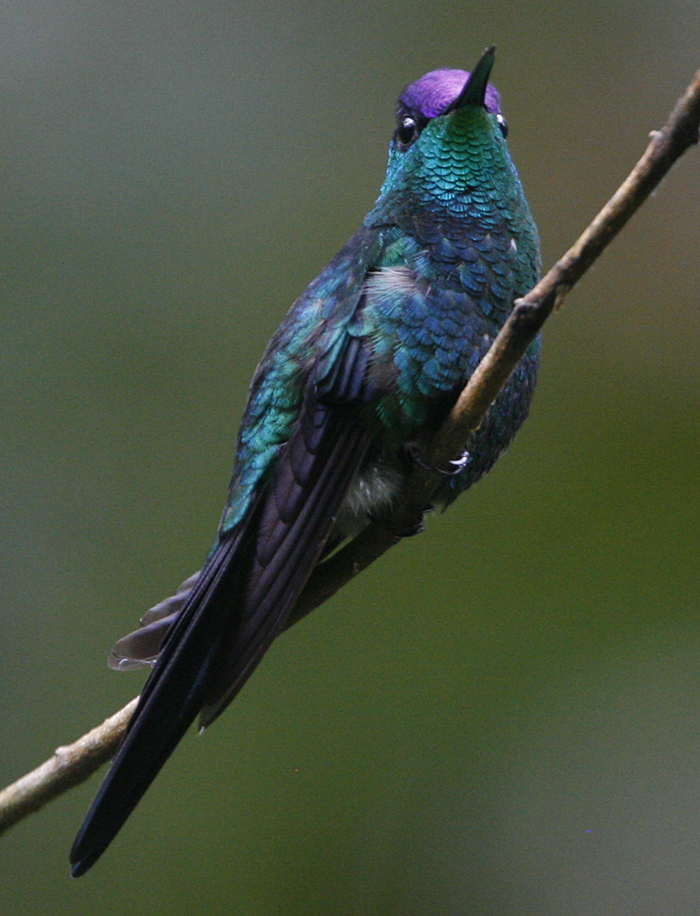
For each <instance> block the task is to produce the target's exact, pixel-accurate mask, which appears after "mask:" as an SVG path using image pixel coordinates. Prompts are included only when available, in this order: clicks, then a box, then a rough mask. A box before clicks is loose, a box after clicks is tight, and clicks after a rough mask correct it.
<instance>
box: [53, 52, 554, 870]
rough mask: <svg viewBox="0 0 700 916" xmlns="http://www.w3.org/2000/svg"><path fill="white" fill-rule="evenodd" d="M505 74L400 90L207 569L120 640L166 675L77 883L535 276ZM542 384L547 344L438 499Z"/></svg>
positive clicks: (242, 469) (84, 835)
mask: <svg viewBox="0 0 700 916" xmlns="http://www.w3.org/2000/svg"><path fill="white" fill-rule="evenodd" d="M493 60H494V51H493V49H492V48H491V49H489V50H488V51H486V52H485V53H484V54H483V56H482V57H481V59H480V60H479V62H478V63H477V65H476V67H475V68H474V70H473V71H472V73H471V74H469V73H466V72H465V71H463V70H435V71H433V72H431V73H427V74H426V75H425V76H423V77H422V78H421V79H419V80H418V81H417V82H415V83H412V84H411V85H410V86H408V87H407V88H406V89H405V91H404V92H403V93H402V95H401V97H400V99H399V104H398V113H397V124H396V129H395V131H394V134H393V137H392V140H391V143H390V146H389V163H388V166H387V172H386V178H385V180H384V184H383V185H382V188H381V191H380V194H379V198H378V200H377V202H376V204H375V206H374V208H373V209H372V210H371V211H370V213H369V214H368V215H367V217H366V218H365V220H364V223H363V224H362V226H361V228H360V229H359V230H358V232H356V233H355V235H354V236H353V237H352V238H351V239H350V241H349V242H348V243H347V245H345V247H344V248H343V249H342V250H341V251H340V252H339V253H338V254H337V255H336V257H335V258H334V259H333V260H332V261H331V262H330V264H329V265H328V266H327V267H326V269H325V270H324V271H323V272H322V273H321V274H320V275H319V276H318V277H317V278H316V280H314V281H313V283H311V285H310V286H309V287H308V289H307V290H306V292H305V293H304V294H303V295H302V296H301V297H300V298H299V299H298V300H297V301H296V302H295V303H294V305H293V306H292V308H291V310H290V312H289V313H288V315H287V317H286V318H285V319H284V321H283V322H282V324H281V326H280V328H279V330H278V331H277V333H276V334H275V335H274V337H273V338H272V340H271V341H270V344H269V346H268V348H267V350H266V352H265V355H264V356H263V358H262V361H261V363H260V365H259V366H258V369H257V371H256V373H255V376H254V378H253V382H252V385H251V389H250V394H249V397H248V403H247V406H246V409H245V413H244V415H243V421H242V424H241V430H240V434H239V439H238V448H237V453H236V460H235V466H234V471H233V479H232V481H231V486H230V491H229V497H228V501H227V503H226V507H225V509H224V513H223V517H222V520H221V525H220V527H219V532H218V535H217V538H216V541H215V543H214V546H213V547H212V549H211V551H210V553H209V555H208V557H207V560H206V563H205V565H204V568H203V569H202V571H201V573H199V574H198V575H197V576H196V577H192V579H191V580H188V582H187V583H185V584H184V587H183V588H182V589H181V591H180V592H179V593H178V594H177V595H176V596H174V597H173V598H172V599H169V600H168V601H166V602H163V604H162V605H159V606H157V607H156V608H154V609H153V610H152V611H150V612H149V613H148V614H147V615H146V617H145V618H144V620H143V621H142V627H141V628H140V629H139V630H136V631H135V632H134V633H132V634H131V635H130V636H127V637H126V638H125V639H123V640H121V641H120V642H119V643H117V645H116V646H115V649H114V659H113V666H114V667H126V668H130V667H135V666H139V665H141V664H152V665H153V670H152V672H151V675H150V677H149V678H148V681H147V682H146V685H145V688H144V690H143V693H142V695H141V699H140V701H139V704H138V707H137V709H136V712H135V713H134V716H133V718H132V720H131V722H130V723H129V727H128V730H127V732H126V735H125V737H124V740H123V742H122V745H121V747H120V749H119V752H118V753H117V756H116V758H115V760H114V762H113V764H112V767H111V769H110V770H109V772H108V774H107V777H106V778H105V780H104V783H103V784H102V787H101V788H100V791H99V793H98V795H97V798H96V799H95V801H94V803H93V805H92V807H91V809H90V812H89V813H88V816H87V818H86V820H85V823H84V824H83V827H82V828H81V830H80V833H79V834H78V837H77V839H76V841H75V844H74V846H73V851H72V854H71V862H72V863H73V874H74V875H80V874H83V873H84V872H85V871H86V870H87V869H88V868H90V866H91V865H93V864H94V862H95V861H96V860H97V859H98V858H99V856H100V855H101V854H102V852H103V851H104V850H105V849H106V847H107V846H108V845H109V843H110V842H111V840H112V839H113V838H114V836H115V834H116V833H117V831H118V830H119V829H120V827H121V826H122V824H123V823H124V821H125V820H126V819H127V817H128V816H129V814H130V813H131V811H132V810H133V808H134V806H135V805H136V804H137V802H138V801H139V799H140V798H141V796H142V795H143V793H144V792H145V791H146V789H147V788H148V786H149V785H150V783H151V782H152V780H153V779H154V778H155V776H156V775H157V773H158V771H159V770H160V768H161V767H162V766H163V764H164V763H165V761H166V760H167V758H168V757H169V756H170V754H171V753H172V751H173V750H174V748H175V746H176V745H177V743H178V742H179V741H180V739H181V738H182V736H183V735H184V733H185V731H186V730H187V729H188V727H189V726H190V724H191V723H192V721H193V720H194V718H195V717H196V716H197V715H198V714H199V715H200V721H201V724H202V726H206V725H209V724H210V723H211V722H212V721H213V720H214V719H215V718H216V717H217V716H218V715H219V714H220V713H221V712H222V710H223V709H224V708H225V707H226V706H227V705H228V704H229V703H230V702H231V700H232V699H233V698H234V696H235V695H236V694H237V693H238V691H239V690H240V689H241V687H242V686H243V684H244V683H245V681H246V680H247V679H248V677H250V675H251V674H252V672H253V670H254V669H255V667H256V665H257V664H258V662H259V661H260V659H261V658H262V656H263V655H264V654H265V652H266V651H267V649H268V648H269V646H270V644H271V643H272V641H273V640H274V639H275V637H276V636H277V635H278V634H279V633H280V632H281V630H282V629H283V628H284V626H285V622H286V620H287V618H288V617H289V614H290V612H291V611H292V608H293V607H294V603H295V601H296V599H297V597H298V595H299V593H300V591H301V589H302V588H303V586H304V584H305V582H306V581H307V579H308V577H309V575H310V574H311V572H312V571H313V569H314V567H315V566H316V565H317V564H318V563H319V562H321V561H322V560H323V558H324V556H326V555H327V554H328V552H329V551H330V550H332V549H333V548H334V547H336V546H337V545H338V544H339V543H341V542H342V541H344V540H346V539H347V538H349V537H352V536H354V535H355V534H357V533H358V532H359V531H360V530H361V529H362V527H363V526H365V525H366V524H367V523H368V521H369V520H370V519H371V518H372V516H373V515H375V514H376V513H377V512H380V511H384V510H386V509H387V508H388V507H389V506H390V505H391V503H392V501H393V500H395V499H396V498H397V495H398V494H399V493H400V492H401V487H402V484H403V483H404V481H405V480H406V478H407V475H408V474H409V473H410V471H411V465H412V462H413V461H414V460H416V459H418V460H420V456H421V454H422V453H423V451H424V449H425V446H426V444H427V443H428V442H429V441H430V438H431V436H432V435H433V433H434V432H435V430H436V429H437V428H438V426H439V425H440V423H441V422H442V420H443V419H444V418H445V416H446V414H447V412H448V411H449V409H450V407H451V406H452V404H453V403H454V402H455V399H456V397H457V395H458V393H459V392H460V390H461V389H462V388H463V386H464V384H465V382H466V380H467V379H468V378H469V376H470V375H471V373H472V372H473V370H474V368H475V367H476V366H477V364H478V363H479V360H480V359H481V358H482V356H483V355H484V354H485V353H486V351H487V350H488V348H489V346H490V344H491V342H492V340H493V338H494V336H495V335H496V334H497V332H498V330H499V328H500V327H501V325H502V324H503V322H504V320H505V318H506V317H507V315H508V313H509V312H510V310H511V308H512V306H513V301H514V300H515V299H516V298H517V297H518V296H521V295H523V294H524V293H525V292H526V291H527V290H528V289H530V287H532V286H533V285H534V283H535V282H536V280H537V276H538V270H539V247H538V239H537V231H536V228H535V225H534V223H533V221H532V217H531V216H530V210H529V208H528V205H527V202H526V200H525V197H524V196H523V191H522V188H521V185H520V181H519V180H518V176H517V173H516V171H515V167H514V166H513V163H512V161H511V159H510V156H509V155H508V150H507V147H506V141H505V134H506V125H505V121H504V119H503V117H502V115H501V113H500V105H499V96H498V93H497V92H496V90H495V89H494V88H493V86H491V85H490V84H489V82H488V79H489V74H490V72H491V67H492V65H493ZM536 373H537V346H536V345H534V346H533V347H531V348H530V351H529V352H528V353H527V354H526V356H525V357H524V358H523V360H522V361H521V363H520V364H519V366H518V368H517V369H516V371H515V373H514V374H513V376H512V377H511V379H510V381H509V382H508V384H507V386H506V387H505V389H504V390H503V392H502V394H501V395H500V397H499V398H498V400H497V401H496V402H495V404H494V405H493V406H492V408H491V410H490V411H489V413H488V415H487V417H486V419H485V421H484V423H483V424H482V426H481V428H480V429H479V431H478V432H477V434H476V435H475V436H474V437H473V439H472V441H471V443H470V447H469V453H468V455H466V454H465V456H464V459H463V461H462V462H460V463H459V465H458V466H456V467H455V472H454V473H453V474H451V475H446V476H445V477H444V481H443V484H442V487H441V490H440V492H439V493H438V496H437V498H436V504H438V505H447V504H449V503H450V502H451V501H452V500H453V499H454V498H455V497H456V496H457V495H458V494H459V493H461V492H462V491H463V490H465V489H467V487H469V486H471V485H472V484H473V483H474V482H475V481H477V480H478V479H479V478H480V477H482V476H483V475H484V474H485V473H486V472H487V471H488V470H489V468H491V466H492V465H493V463H494V462H495V461H496V459H497V458H498V456H499V455H500V454H501V452H502V451H503V450H504V449H505V448H506V447H507V445H508V444H509V443H510V441H511V440H512V438H513V436H514V435H515V433H516V432H517V430H518V428H519V427H520V425H521V423H522V422H523V420H524V419H525V417H526V415H527V411H528V407H529V404H530V400H531V398H532V394H533V390H534V386H535V379H536Z"/></svg>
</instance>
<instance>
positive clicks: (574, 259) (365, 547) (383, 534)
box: [0, 70, 700, 833]
mask: <svg viewBox="0 0 700 916" xmlns="http://www.w3.org/2000/svg"><path fill="white" fill-rule="evenodd" d="M699 131H700V70H699V71H698V72H697V73H696V74H695V77H694V79H693V81H692V83H691V84H690V86H689V87H688V89H687V90H686V92H685V94H684V95H683V97H682V98H681V99H680V100H679V101H678V104H677V105H676V107H675V108H674V110H673V112H672V113H671V115H670V117H669V119H668V121H667V122H666V124H665V125H664V127H663V128H662V129H661V130H660V131H657V132H655V133H653V134H652V137H651V141H650V143H649V145H648V147H647V149H646V152H645V153H644V155H643V156H642V158H641V159H640V160H639V162H638V163H637V165H636V166H635V167H634V169H633V170H632V172H631V173H630V175H629V176H628V178H627V179H626V180H625V181H624V182H623V184H622V185H621V186H620V188H619V189H618V190H617V192H616V193H615V194H614V195H613V197H612V198H611V199H610V200H609V201H608V203H607V204H606V205H605V206H604V207H603V209H602V210H601V211H600V213H599V214H598V215H597V216H596V218H595V219H594V220H593V222H592V223H591V224H590V226H589V227H588V228H587V229H586V231H585V232H584V233H583V235H581V237H580V238H579V239H578V241H577V242H576V243H575V244H574V245H573V246H572V247H571V248H570V249H569V251H567V253H566V254H565V255H564V256H563V257H562V258H561V259H560V260H559V261H557V263H556V264H555V265H554V267H553V268H552V269H551V270H550V271H549V272H548V273H547V274H546V276H545V277H543V278H542V280H540V282H539V283H538V284H537V286H536V287H535V288H534V289H533V290H531V291H530V292H529V293H528V294H527V295H526V296H523V298H522V299H519V300H517V302H516V303H515V306H514V308H513V311H512V312H511V314H510V317H509V318H508V320H507V321H506V323H505V324H504V326H503V328H502V329H501V332H500V333H499V335H498V336H497V338H496V340H495V341H494V342H493V345H492V346H491V349H490V350H489V352H488V353H487V354H486V356H485V357H484V358H483V360H482V361H481V363H480V364H479V366H478V367H477V369H476V371H475V372H474V374H473V375H472V377H471V378H470V380H469V382H468V384H467V385H466V387H465V389H464V391H463V392H462V394H461V395H460V397H459V399H458V401H457V403H456V404H455V406H454V408H453V409H452V412H451V413H450V416H449V417H448V418H447V420H446V421H445V422H444V423H443V425H442V427H441V428H440V430H439V431H438V433H437V435H436V436H435V439H434V440H433V442H432V444H431V446H430V449H429V451H428V455H427V461H426V465H430V466H431V467H432V468H443V469H448V468H449V462H450V461H451V460H454V459H457V458H459V456H460V455H461V454H462V453H463V452H464V450H465V448H466V446H467V443H468V441H469V437H470V435H471V434H472V433H473V432H474V431H475V430H476V429H478V427H479V424H480V423H481V421H482V419H483V417H484V415H485V413H486V411H487V410H488V409H489V407H490V405H491V404H492V403H493V401H494V400H495V398H496V397H497V396H498V394H499V393H500V391H501V389H502V388H503V386H504V385H505V383H506V382H507V380H508V378H509V376H510V374H511V372H512V371H513V369H514V368H515V367H516V365H517V364H518V361H519V360H520V358H521V357H522V355H523V354H524V353H525V351H526V350H527V348H528V346H529V345H530V343H531V342H532V341H533V339H534V338H535V337H536V335H537V333H538V332H539V330H540V328H541V327H542V325H543V324H544V322H545V321H546V320H547V318H548V317H549V315H550V314H551V313H552V311H553V310H554V309H555V308H557V307H558V306H559V305H561V303H562V301H563V299H564V296H565V295H566V293H567V292H568V291H569V290H570V289H571V288H572V287H573V286H574V284H575V283H576V282H577V281H578V280H579V279H580V278H581V277H582V276H583V274H584V273H585V272H586V271H587V270H588V268H589V267H590V266H591V264H593V262H594V261H595V260H596V259H597V258H598V256H599V255H600V254H601V252H602V251H603V250H604V249H605V248H606V247H607V246H608V244H609V243H610V242H611V241H612V239H613V238H614V237H615V236H616V235H617V233H618V232H619V231H620V229H622V227H623V226H624V225H625V223H626V222H627V221H628V220H629V218H630V217H631V216H632V214H633V213H634V212H635V211H636V210H637V208H638V207H640V206H641V204H642V203H643V202H644V201H645V200H646V198H647V197H648V196H649V194H650V193H651V191H652V190H653V189H654V188H655V187H656V186H657V185H658V184H659V182H660V181H661V179H662V178H663V177H664V176H665V175H666V174H667V172H668V171H669V170H670V168H671V166H672V165H673V164H674V163H675V162H676V160H677V159H678V158H679V157H680V156H682V155H683V153H684V152H685V151H686V150H687V149H688V147H690V146H691V145H692V144H694V143H697V142H698V133H699ZM440 481H441V477H440V474H439V473H438V472H437V471H434V470H430V469H429V467H423V466H420V465H418V464H416V466H415V471H414V473H413V475H412V478H411V480H410V482H409V484H408V486H407V487H406V493H405V495H404V498H403V499H402V500H401V502H400V505H399V506H398V508H396V509H395V510H394V512H393V513H392V515H391V517H388V518H386V519H382V520H381V521H376V522H373V523H372V524H371V525H369V526H368V527H367V528H366V529H365V530H364V531H363V532H362V533H361V534H360V535H359V536H358V537H357V538H355V539H354V540H353V541H351V542H350V543H349V544H347V545H346V546H345V547H343V548H342V549H341V550H339V551H338V552H337V553H335V554H333V556H331V557H330V558H329V559H328V560H326V561H325V562H324V563H322V564H321V565H320V566H318V567H317V568H316V570H315V571H314V573H313V575H312V576H311V578H310V579H309V581H308V583H307V585H306V587H305V589H304V591H303V592H302V594H301V596H300V597H299V600H298V601H297V604H296V606H295V608H294V611H293V613H292V615H291V617H290V619H289V622H288V624H287V625H288V626H292V624H294V623H296V622H297V621H299V620H301V619H302V618H303V617H305V616H306V615H307V614H308V613H309V612H310V611H312V610H314V608H317V607H318V606H319V605H320V604H323V602H324V601H327V600H328V598H330V597H331V596H332V595H334V594H335V593H336V592H337V591H338V590H339V589H340V588H342V586H343V585H345V584H346V583H347V582H349V581H350V579H352V578H354V577H355V576H356V575H357V574H358V573H360V572H362V570H363V569H365V568H366V567H367V566H369V565H370V563H373V562H374V561H375V560H376V559H378V558H379V557H380V556H381V555H382V554H383V553H384V552H385V551H386V550H388V549H389V548H390V547H392V546H393V545H394V544H396V543H397V541H399V540H400V537H401V536H400V533H399V532H401V531H406V530H410V529H411V528H415V527H416V526H417V525H418V524H419V523H420V520H421V518H422V515H423V512H424V511H425V507H426V506H427V505H429V503H430V500H431V497H432V495H433V493H434V492H435V490H436V489H437V487H438V485H439V483H440ZM135 706H136V700H132V702H131V703H129V704H128V705H127V706H125V707H124V708H123V709H122V710H120V711H119V712H118V713H116V714H115V715H113V716H112V717H111V718H109V719H107V720H106V721H105V722H104V723H103V724H102V725H100V726H98V727H97V728H94V729H92V731H90V732H88V733H87V734H86V735H84V736H83V737H82V738H80V739H79V740H78V741H76V742H75V743H74V744H71V745H69V746H67V747H61V748H58V749H57V750H56V751H55V752H54V755H53V757H52V758H51V759H50V760H48V761H46V763H44V764H42V765H41V766H40V767H37V769H36V770H33V771H32V772H31V773H28V774H27V775H26V776H23V777H22V778H21V779H19V780H18V781H17V782H15V783H13V784H12V785H10V786H8V787H7V788H6V789H4V790H3V791H2V792H0V833H2V832H3V831H5V830H7V829H8V827H10V826H12V824H15V823H17V822H18V821H20V820H22V819H23V818H24V817H26V816H27V815H28V814H31V813H32V812H33V811H38V810H39V808H41V807H42V806H43V805H45V804H46V803H47V802H48V801H51V799H53V798H55V797H56V796H57V795H60V794H62V793H63V792H65V791H66V790H67V789H70V788H72V787H73V786H75V785H78V784H79V783H80V782H83V781H84V780H85V779H87V778H88V776H90V775H91V774H92V773H93V772H94V771H95V770H96V769H98V768H99V767H100V766H101V765H102V764H103V763H105V762H106V761H107V760H109V759H110V758H111V757H112V756H113V755H114V752H115V751H116V749H117V747H118V745H119V741H120V738H121V736H122V734H123V731H124V729H125V728H126V725H127V723H128V721H129V719H130V717H131V715H132V713H133V710H134V708H135Z"/></svg>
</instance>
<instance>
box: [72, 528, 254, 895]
mask: <svg viewBox="0 0 700 916" xmlns="http://www.w3.org/2000/svg"><path fill="white" fill-rule="evenodd" d="M238 543H239V538H232V539H230V541H229V542H223V543H221V544H220V545H219V547H218V548H217V550H216V552H215V553H214V554H213V555H212V556H211V557H210V560H209V563H208V564H207V567H206V569H205V570H204V571H203V574H202V575H201V576H200V579H199V580H198V582H197V584H196V586H195V588H194V590H193V593H192V595H191V597H190V600H189V602H188V606H187V607H186V608H185V610H184V613H183V614H182V615H181V616H180V619H179V620H178V621H177V623H176V624H175V626H174V627H173V629H172V631H171V633H170V634H168V637H167V638H166V640H165V644H164V646H163V650H162V652H161V655H160V657H159V658H158V661H157V663H156V666H155V668H154V669H153V672H152V674H151V677H150V678H149V680H148V681H147V683H146V686H145V688H144V691H143V693H142V694H141V697H140V700H139V704H138V706H137V708H136V710H135V712H134V715H133V716H132V718H131V722H130V724H129V726H128V728H127V731H126V734H125V736H124V740H123V741H122V744H121V746H120V748H119V751H118V752H117V756H116V757H115V759H114V761H113V763H112V766H111V767H110V770H109V771H108V773H107V776H106V777H105V780H104V782H103V783H102V786H101V787H100V790H99V792H98V794H97V797H96V798H95V800H94V802H93V803H92V806H91V808H90V811H89V812H88V815H87V818H86V819H85V822H84V824H83V826H82V827H81V829H80V832H79V833H78V836H77V837H76V840H75V843H74V844H73V849H72V850H71V856H70V861H71V864H72V866H73V869H72V872H73V875H74V876H75V877H77V876H79V875H82V874H83V873H84V872H86V871H87V870H88V869H89V868H90V867H91V866H92V865H93V864H94V863H95V862H96V861H97V859H98V858H99V857H100V856H101V855H102V853H103V852H104V850H105V849H106V848H107V846H109V844H110V843H111V841H112V840H113V838H114V837H115V836H116V834H117V832H118V831H119V830H120V828H121V827H122V825H123V824H124V822H125V821H126V819H127V818H128V817H129V815H130V814H131V812H132V811H133V810H134V808H135V807H136V805H137V804H138V802H139V801H140V799H141V797H142V796H143V794H144V793H145V791H146V790H147V789H148V787H149V786H150V784H151V782H152V781H153V780H154V779H155V777H156V776H157V774H158V772H159V771H160V769H161V767H162V766H163V764H164V763H165V761H166V760H167V759H168V757H169V756H170V754H171V753H172V752H173V750H174V749H175V747H176V745H177V744H178V742H179V741H180V739H181V738H182V737H183V735H184V734H185V732H186V731H187V729H188V728H189V726H190V724H191V723H192V721H193V720H194V718H195V716H196V715H197V713H198V712H199V710H200V708H201V705H202V696H203V683H204V680H205V678H206V676H207V672H208V669H209V663H210V661H211V658H212V655H213V654H214V653H215V651H216V649H217V645H218V638H219V634H220V632H221V619H222V617H223V615H224V614H225V610H226V595H227V593H228V590H229V588H230V586H231V583H230V582H229V581H228V580H229V578H230V575H231V570H232V569H233V571H234V573H235V564H232V563H231V557H232V555H233V554H234V553H235V551H236V549H237V547H238Z"/></svg>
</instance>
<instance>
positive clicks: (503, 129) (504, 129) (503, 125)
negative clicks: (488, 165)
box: [496, 114, 508, 140]
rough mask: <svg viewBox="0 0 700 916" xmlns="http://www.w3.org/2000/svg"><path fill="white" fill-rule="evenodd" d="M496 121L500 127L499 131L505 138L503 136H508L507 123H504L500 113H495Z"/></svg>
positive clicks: (504, 120)
mask: <svg viewBox="0 0 700 916" xmlns="http://www.w3.org/2000/svg"><path fill="white" fill-rule="evenodd" d="M496 121H497V122H498V126H499V127H500V128H501V133H502V134H503V139H504V140H505V138H506V137H507V136H508V125H507V123H506V119H505V118H504V117H503V115H502V114H497V115H496Z"/></svg>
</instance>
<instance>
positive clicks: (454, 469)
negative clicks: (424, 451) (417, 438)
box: [408, 446, 471, 477]
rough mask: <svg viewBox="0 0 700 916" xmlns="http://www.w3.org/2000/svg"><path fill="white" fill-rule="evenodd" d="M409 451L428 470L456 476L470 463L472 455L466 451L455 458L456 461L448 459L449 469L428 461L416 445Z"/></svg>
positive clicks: (443, 475) (414, 459)
mask: <svg viewBox="0 0 700 916" xmlns="http://www.w3.org/2000/svg"><path fill="white" fill-rule="evenodd" d="M408 452H409V454H410V456H411V458H412V459H413V461H415V462H416V464H417V465H419V466H420V467H422V468H423V469H424V470H426V471H433V472H434V473H435V474H439V475H440V476H441V477H455V476H456V475H457V474H460V473H461V472H462V471H463V470H464V469H465V468H466V466H467V465H468V464H469V458H470V457H471V456H470V454H469V452H467V451H464V452H462V454H461V455H460V456H459V458H455V459H454V461H448V462H447V463H448V465H449V470H445V469H444V468H436V467H435V465H433V464H430V463H429V462H427V461H426V460H425V459H424V458H423V456H422V455H421V453H420V451H419V449H418V448H417V447H416V446H413V447H411V446H409V448H408Z"/></svg>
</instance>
